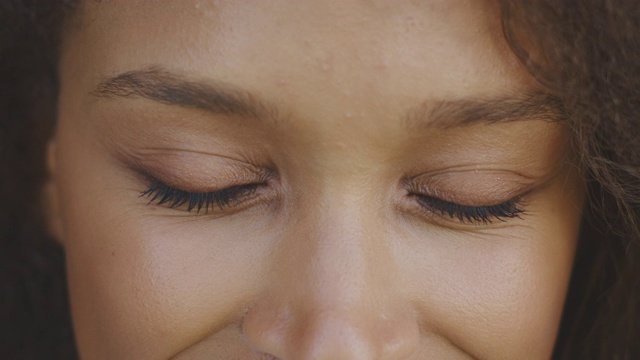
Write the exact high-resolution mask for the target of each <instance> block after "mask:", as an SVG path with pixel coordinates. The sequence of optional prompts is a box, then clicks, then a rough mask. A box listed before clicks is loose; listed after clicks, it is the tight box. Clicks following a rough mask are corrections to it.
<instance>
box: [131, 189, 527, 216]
mask: <svg viewBox="0 0 640 360" xmlns="http://www.w3.org/2000/svg"><path fill="white" fill-rule="evenodd" d="M261 185H264V184H260V183H254V184H245V185H238V186H233V187H230V188H226V189H222V190H218V191H212V192H204V193H194V192H188V191H184V190H178V189H175V188H172V187H170V186H167V185H165V184H163V183H162V182H160V181H159V180H157V179H151V180H150V184H149V186H148V188H147V189H146V190H145V191H143V192H142V193H140V196H141V197H147V198H150V200H149V204H152V203H155V204H157V205H164V204H166V206H167V207H169V208H172V209H173V208H178V207H181V206H183V205H185V204H187V209H186V211H188V212H191V211H194V210H195V213H196V214H199V213H200V212H201V211H202V210H204V212H205V214H206V213H208V211H209V210H210V209H214V208H215V207H216V206H217V207H218V208H219V209H220V210H225V209H226V208H230V207H232V206H234V205H237V204H239V203H240V202H241V201H243V200H245V199H247V198H248V197H250V196H251V195H253V194H255V192H256V190H257V189H258V187H259V186H261ZM410 195H412V196H413V197H415V198H416V201H417V202H418V204H419V205H420V206H421V207H422V208H423V209H425V210H427V211H429V212H431V213H434V212H435V213H438V214H439V215H440V216H442V217H446V216H448V217H449V218H450V219H457V220H458V221H460V222H461V223H472V224H483V225H487V224H491V223H492V222H493V221H494V220H500V221H506V219H511V218H520V217H521V215H522V214H524V210H522V209H521V208H520V206H521V199H520V198H514V199H511V200H509V201H506V202H504V203H501V204H497V205H490V206H465V205H459V204H456V203H453V202H450V201H446V200H442V199H439V198H436V197H432V196H427V195H423V194H419V193H414V192H412V193H411V194H410Z"/></svg>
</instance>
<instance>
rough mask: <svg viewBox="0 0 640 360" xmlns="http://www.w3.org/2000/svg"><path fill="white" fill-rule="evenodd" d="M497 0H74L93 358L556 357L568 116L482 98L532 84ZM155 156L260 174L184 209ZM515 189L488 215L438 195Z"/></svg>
mask: <svg viewBox="0 0 640 360" xmlns="http://www.w3.org/2000/svg"><path fill="white" fill-rule="evenodd" d="M499 18H500V15H499V9H498V7H497V5H496V4H493V3H489V2H481V1H393V2H391V1H349V0H346V1H345V0H341V1H326V0H305V1H195V0H188V1H187V0H184V1H166V2H158V1H126V2H125V1H120V2H107V1H102V2H95V1H88V2H86V3H83V4H82V5H81V6H80V8H79V9H78V10H77V13H76V14H75V15H74V16H73V17H72V18H71V19H70V21H69V24H68V29H67V31H66V33H65V37H64V44H63V48H62V57H61V65H60V78H61V92H60V98H59V116H58V124H57V130H56V133H55V135H54V137H53V138H52V140H51V146H50V148H49V167H50V170H51V174H52V176H51V181H50V183H49V184H48V185H47V192H46V194H47V196H48V198H49V203H50V204H51V206H50V211H49V212H50V224H51V228H52V232H53V233H54V234H55V235H56V237H57V238H58V239H59V241H60V242H61V243H62V244H63V246H64V248H65V251H66V260H67V268H68V278H69V289H70V298H71V307H72V316H73V323H74V329H75V332H76V337H77V344H78V347H79V351H80V354H81V357H82V358H83V359H169V358H172V359H274V358H278V359H287V360H289V359H296V360H298V359H300V360H307V359H315V360H320V359H333V360H337V359H389V360H391V359H486V360H489V359H492V360H493V359H495V360H497V359H510V360H511V359H523V360H524V359H549V358H550V356H551V353H552V350H553V345H554V342H555V339H556V334H557V329H558V325H559V321H560V317H561V314H562V309H563V303H564V299H565V294H566V289H567V286H568V282H569V277H570V271H571V266H572V263H573V256H574V250H575V245H576V241H577V237H578V229H579V223H580V219H581V212H582V207H583V197H584V195H583V191H582V190H581V189H582V184H581V180H580V177H579V175H578V173H577V171H576V170H575V167H574V166H572V165H571V164H572V154H571V153H570V151H569V149H570V147H569V146H568V142H569V141H568V133H567V129H566V128H565V126H563V125H562V124H561V122H558V121H555V120H554V118H553V115H549V116H546V115H541V114H537V115H535V116H523V118H521V119H518V118H510V119H508V120H504V119H503V120H504V121H503V120H499V121H488V119H489V118H491V116H492V115H495V114H494V113H492V111H494V110H495V109H494V108H495V107H500V104H502V105H504V104H509V103H512V104H513V103H514V102H515V101H517V100H518V99H520V100H522V99H526V98H527V97H528V96H529V94H534V93H537V91H538V90H539V89H538V87H537V85H536V82H535V81H534V80H533V79H532V78H531V77H530V76H529V75H528V74H527V72H526V71H525V70H524V69H523V67H522V66H521V65H520V63H519V62H518V61H517V60H516V59H515V57H514V56H513V55H512V54H511V52H510V51H509V48H508V46H507V45H506V43H505V42H504V40H503V38H502V33H501V29H500V24H499ZM122 74H125V75H122ZM161 90H165V92H164V93H163V92H162V91H161ZM185 94H186V95H185ZM194 94H195V95H194ZM203 94H204V95H203ZM200 95H202V96H204V97H202V96H200ZM194 96H195V98H194ZM196 98H197V99H200V100H198V101H200V102H198V101H196V100H197V99H196ZM185 99H186V100H185ZM203 99H204V100H203ZM505 99H506V100H505ZM514 99H515V100H514ZM512 100H513V101H512ZM473 104H476V105H477V104H485V107H484V109H485V110H486V111H485V112H484V113H483V112H482V111H480V112H478V111H477V110H478V109H475V110H474V111H475V112H474V111H471V110H470V111H468V112H464V111H457V109H467V110H468V108H469V106H473ZM225 106H226V107H225ZM472 110H473V109H472ZM495 111H496V112H498V113H499V111H498V110H495ZM469 113H472V114H473V113H475V114H480V115H478V116H476V117H475V119H471V118H470V117H469ZM550 113H551V111H550ZM465 114H467V115H465ZM502 115H504V111H503V113H502ZM465 116H466V117H465ZM500 116H501V115H500V114H498V115H496V117H497V118H500ZM471 117H473V116H471ZM512 117H513V116H512ZM462 120H465V121H466V122H465V123H464V124H461V123H460V122H461V121H462ZM154 179H155V180H157V181H158V183H161V184H163V185H164V186H167V187H171V188H174V189H179V190H182V191H184V192H189V193H207V192H212V191H217V190H221V189H228V188H233V187H234V186H235V187H237V186H242V185H247V184H257V185H255V186H254V188H253V190H252V191H248V192H246V193H244V195H241V196H240V195H239V196H236V197H235V198H233V199H231V200H229V201H228V202H227V203H226V204H222V206H220V204H218V205H216V204H213V206H207V205H210V204H206V203H205V204H204V205H205V206H204V207H203V208H202V209H201V211H197V207H195V208H193V209H191V211H188V210H189V209H188V208H189V205H188V204H182V205H178V206H175V207H171V206H170V205H171V202H169V203H164V204H159V202H160V199H156V200H153V199H152V198H153V195H154V192H153V191H151V194H147V195H143V196H141V195H142V194H143V193H144V192H145V191H147V192H149V191H148V190H150V187H152V186H153V181H154ZM236 189H237V188H236ZM156 193H157V189H156ZM421 199H422V200H424V199H428V201H421ZM433 199H439V200H441V202H439V203H437V204H436V203H434V201H433ZM511 200H513V201H512V203H511V207H507V208H508V209H509V210H510V211H511V213H510V214H511V215H513V217H511V216H508V215H504V214H503V216H502V217H496V216H489V217H488V218H485V219H484V220H482V219H481V220H482V221H480V220H478V219H477V218H476V219H474V218H468V217H462V216H461V217H459V216H458V215H457V213H455V212H454V213H452V214H450V213H449V212H447V211H445V210H442V208H438V207H437V206H441V207H442V206H443V205H442V204H449V205H447V206H452V205H450V204H457V205H458V206H466V208H467V209H469V208H474V209H478V208H482V207H485V209H486V206H491V205H499V204H505V203H508V202H509V201H511ZM434 204H436V205H437V206H436V205H434ZM438 204H440V205H438ZM513 204H516V205H513ZM505 206H506V205H505ZM516 207H517V209H518V210H521V211H523V212H522V213H518V214H516V213H515V210H514V209H516ZM515 215H517V216H515Z"/></svg>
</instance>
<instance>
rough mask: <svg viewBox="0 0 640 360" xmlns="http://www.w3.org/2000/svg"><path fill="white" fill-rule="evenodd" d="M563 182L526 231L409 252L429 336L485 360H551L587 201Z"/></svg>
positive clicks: (445, 237) (447, 241) (446, 239)
mask: <svg viewBox="0 0 640 360" xmlns="http://www.w3.org/2000/svg"><path fill="white" fill-rule="evenodd" d="M562 183H563V182H562V181H560V182H559V183H558V184H554V185H552V186H551V187H550V188H549V189H547V191H546V193H545V195H544V198H542V199H539V201H538V204H537V205H536V206H535V208H534V209H532V211H531V212H530V215H528V220H527V224H526V225H523V226H514V227H513V228H511V229H504V230H505V231H501V233H500V234H499V235H497V234H495V235H494V234H487V235H484V234H483V235H481V234H477V235H471V234H468V235H463V234H454V233H451V234H446V233H443V234H441V235H439V236H438V235H435V236H433V239H434V240H429V241H427V243H426V244H425V245H424V246H423V248H421V249H420V250H419V251H416V247H414V248H412V249H407V251H406V254H405V255H404V256H405V257H406V258H407V259H409V260H408V261H407V262H408V263H412V264H420V265H419V266H414V267H412V268H411V269H409V270H407V271H408V272H410V273H411V274H412V275H411V277H410V279H411V282H412V284H413V288H414V291H415V294H416V295H414V296H415V298H417V299H419V301H418V303H419V305H418V307H419V309H420V310H419V311H420V312H421V317H422V319H423V321H424V322H423V328H424V331H426V332H432V333H435V334H437V335H440V336H443V337H445V338H448V339H450V340H452V341H453V342H454V343H457V344H458V345H461V347H463V348H465V349H470V350H472V353H474V354H476V355H477V356H478V357H480V358H492V359H494V358H495V359H515V358H521V359H523V358H527V359H529V358H530V359H548V358H550V356H551V352H552V350H553V346H554V344H555V339H556V333H557V328H558V325H559V321H560V318H561V315H562V310H563V306H564V300H565V294H566V290H567V286H568V282H569V279H570V274H571V268H572V264H573V256H574V251H575V246H576V240H577V237H578V229H579V223H580V218H581V216H580V215H581V211H580V209H581V206H580V204H581V197H582V195H581V194H580V193H568V192H567V191H565V189H563V188H562ZM574 183H577V181H576V182H574ZM537 209H540V210H537ZM542 209H544V211H541V210H542ZM525 355H526V357H523V356H525Z"/></svg>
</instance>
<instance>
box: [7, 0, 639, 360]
mask: <svg viewBox="0 0 640 360" xmlns="http://www.w3.org/2000/svg"><path fill="white" fill-rule="evenodd" d="M76 2H77V1H74V0H56V1H44V0H41V1H38V0H5V1H2V2H0V171H2V174H4V176H2V179H1V180H0V199H2V202H3V205H2V206H1V207H0V293H1V294H2V296H1V297H0V314H2V316H1V317H0V319H2V321H1V322H0V353H2V355H3V357H6V358H20V359H45V358H46V359H73V358H77V353H76V350H75V346H74V342H73V331H72V327H71V322H70V316H69V308H68V301H67V291H66V280H65V270H64V253H63V251H62V249H61V248H60V246H59V245H57V244H56V242H55V241H54V240H53V239H51V237H50V236H49V235H47V232H46V230H45V226H44V222H43V221H42V220H43V218H42V215H41V211H42V210H41V208H42V206H41V190H40V189H42V186H43V184H44V181H45V180H46V171H45V166H44V153H45V149H44V147H45V143H46V140H47V139H48V137H49V136H50V135H51V131H52V129H53V127H54V125H55V120H56V119H55V114H56V102H57V89H58V82H57V62H58V45H59V42H60V37H61V34H62V28H63V25H64V21H65V19H66V18H67V16H68V15H69V14H70V13H72V12H73V10H74V7H75V3H76ZM501 11H502V14H501V16H502V28H503V33H504V37H505V39H506V41H507V43H508V44H509V46H510V47H511V49H512V51H513V52H514V53H515V55H516V56H517V57H518V58H519V59H520V61H521V62H522V63H523V65H524V66H525V67H526V68H527V69H528V70H529V72H530V73H531V75H532V76H534V77H535V78H536V79H537V80H538V82H539V83H540V84H541V85H542V86H543V87H544V88H545V89H547V91H549V92H550V93H552V94H554V95H555V96H556V97H557V98H558V99H559V100H560V101H561V104H562V108H563V111H564V114H563V115H564V118H565V119H566V122H567V125H568V126H569V127H570V128H571V131H572V143H573V147H574V149H575V152H576V153H577V154H578V156H579V161H578V164H577V165H578V166H579V168H580V170H581V171H582V174H583V177H584V179H585V182H586V185H587V190H588V204H589V205H588V207H587V209H586V211H585V215H584V219H583V222H582V229H581V234H580V239H579V244H578V249H577V253H576V261H575V264H574V270H573V274H572V280H571V284H570V288H569V292H568V295H567V300H566V305H565V310H564V315H563V319H562V323H561V327H560V332H559V335H558V339H557V342H556V349H555V353H554V359H600V360H604V359H607V360H610V359H618V360H623V359H640V338H638V336H639V335H640V310H639V309H638V306H639V305H640V3H638V2H637V1H634V0H618V1H614V0H584V1H580V2H575V1H569V0H564V1H558V0H539V1H527V0H503V1H502V6H501Z"/></svg>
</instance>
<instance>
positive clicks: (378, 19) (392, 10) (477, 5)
mask: <svg viewBox="0 0 640 360" xmlns="http://www.w3.org/2000/svg"><path fill="white" fill-rule="evenodd" d="M499 17H500V14H499V11H498V8H497V6H495V4H493V3H489V2H484V1H393V2H388V1H377V2H376V1H311V0H308V1H195V0H185V1H168V2H159V1H131V2H129V1H127V2H94V1H89V2H86V3H84V5H83V6H82V7H81V9H80V10H79V12H78V16H77V18H76V20H75V21H74V23H75V26H73V29H74V30H72V31H71V35H70V36H69V37H68V41H67V43H68V44H76V45H75V46H71V47H69V46H68V47H67V49H70V50H71V51H67V52H66V53H67V55H69V53H71V57H72V58H75V59H82V61H76V62H77V63H75V64H74V66H73V68H74V69H75V70H74V71H77V72H83V75H84V76H83V77H84V78H86V79H87V81H89V79H90V78H91V76H94V77H99V76H105V75H109V74H114V73H119V72H124V71H129V70H132V69H136V68H141V67H144V66H149V65H161V66H163V67H167V68H175V69H179V70H181V71H186V72H190V73H197V75H198V76H199V77H203V78H208V77H210V78H214V79H216V80H217V81H222V82H229V83H233V84H237V85H239V86H243V87H248V88H249V89H251V88H255V90H258V91H259V92H260V91H262V92H265V91H268V92H270V93H272V94H274V95H273V96H274V97H278V96H279V97H282V98H283V99H285V100H287V101H295V100H297V99H299V100H300V101H304V100H305V99H308V98H310V97H311V98H313V99H314V103H317V102H318V101H330V102H331V103H333V104H336V105H339V104H340V103H341V102H343V101H345V100H348V101H349V103H358V102H369V99H371V97H372V96H373V97H374V98H379V97H381V96H387V95H388V96H391V98H392V99H393V98H396V99H412V100H413V99H424V98H464V97H469V96H472V97H473V96H475V97H477V96H491V95H503V94H504V93H505V92H511V91H514V90H518V89H519V88H521V87H523V86H526V79H527V77H526V76H524V75H523V71H522V69H521V68H520V66H519V64H518V63H517V61H516V60H515V59H514V57H513V56H512V55H511V53H510V52H509V50H508V48H507V46H506V44H505V43H504V41H503V40H502V36H501V29H500V19H499ZM87 75H89V77H87ZM93 80H94V81H93V82H94V83H95V79H93ZM87 86H89V84H87ZM265 88H266V89H268V90H265ZM274 88H276V89H277V91H275V92H274V91H271V90H273V89H274ZM494 93H499V94H494ZM398 101H402V100H398ZM403 105H404V104H403Z"/></svg>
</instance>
